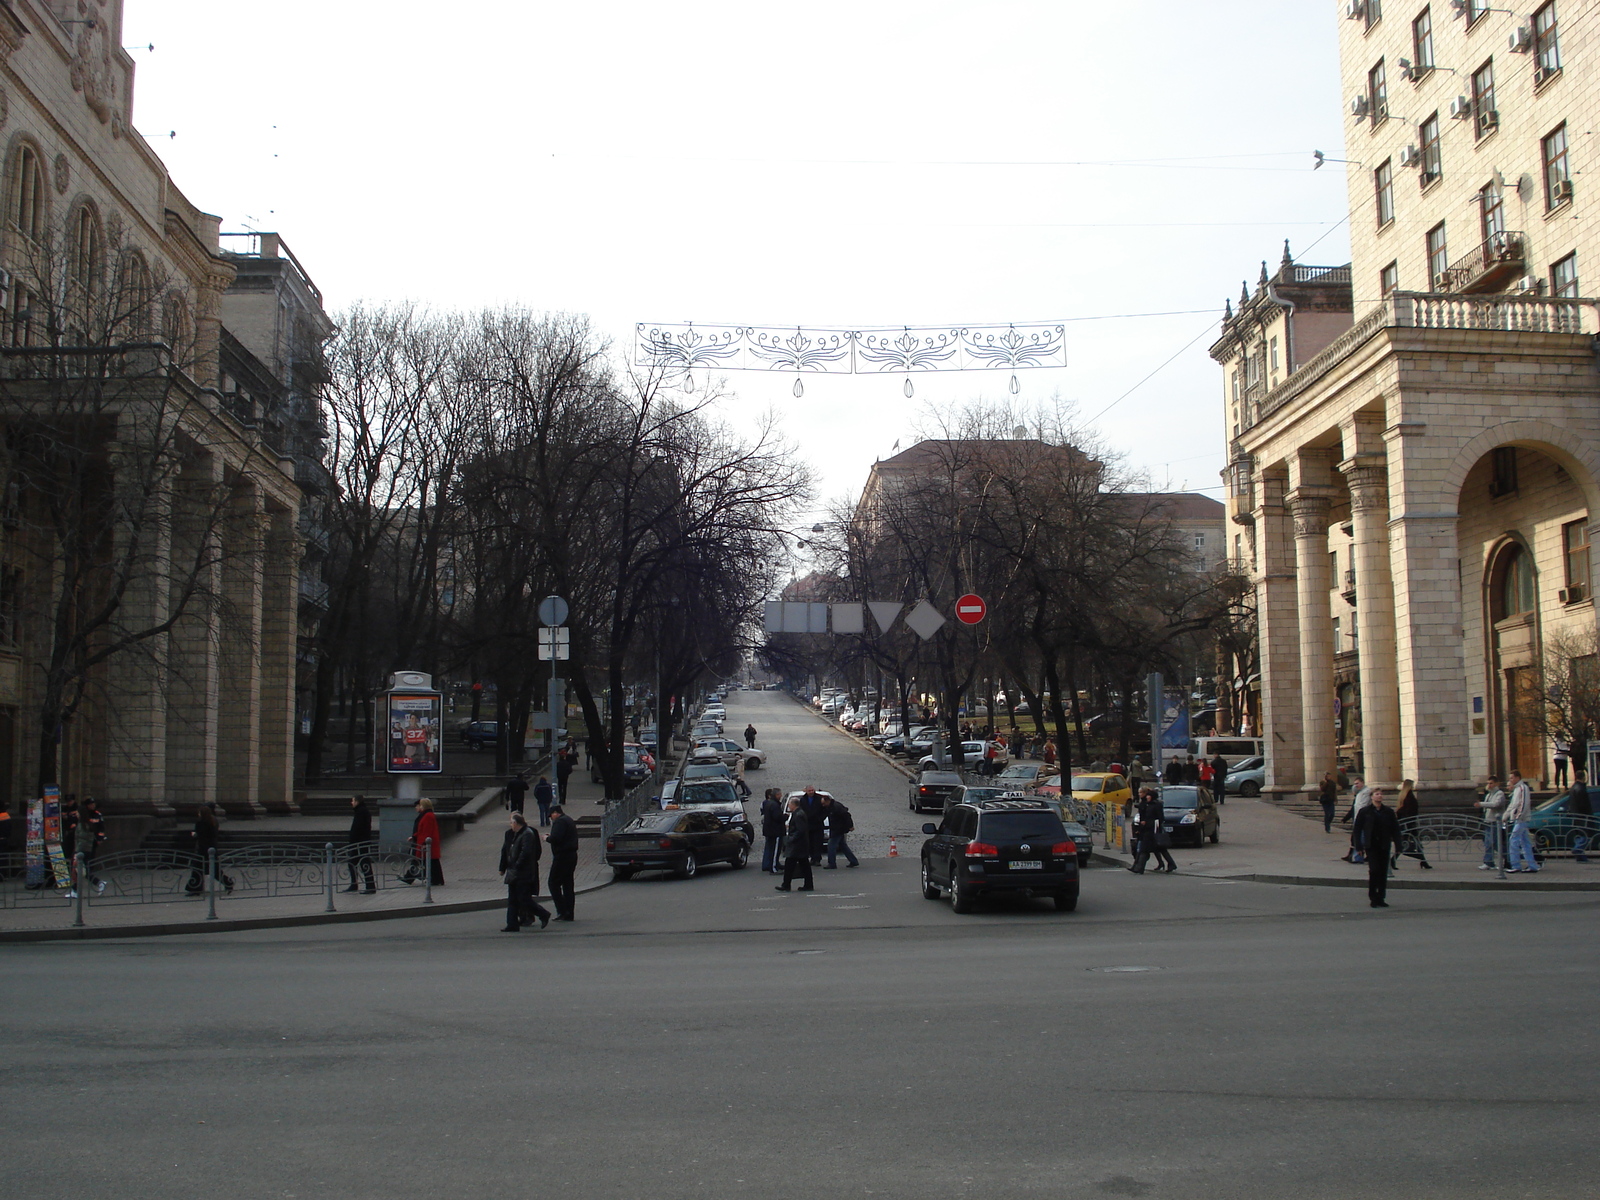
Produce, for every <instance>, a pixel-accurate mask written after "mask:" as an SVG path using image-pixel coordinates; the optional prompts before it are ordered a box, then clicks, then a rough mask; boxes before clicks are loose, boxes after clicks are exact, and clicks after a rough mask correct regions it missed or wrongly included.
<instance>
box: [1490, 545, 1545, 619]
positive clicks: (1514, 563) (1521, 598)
mask: <svg viewBox="0 0 1600 1200" xmlns="http://www.w3.org/2000/svg"><path fill="white" fill-rule="evenodd" d="M1499 576H1500V578H1499V584H1498V586H1497V587H1496V588H1495V594H1494V600H1495V614H1494V619H1495V620H1497V621H1503V620H1505V619H1506V618H1507V617H1516V616H1521V615H1522V614H1523V613H1531V612H1532V611H1533V610H1534V608H1535V607H1537V601H1536V598H1535V589H1534V582H1535V580H1534V570H1533V557H1532V556H1531V555H1530V554H1529V553H1528V551H1527V550H1526V549H1525V548H1523V547H1522V546H1517V545H1513V546H1510V547H1508V548H1507V549H1506V551H1505V552H1504V553H1503V554H1502V555H1501V558H1500V563H1499Z"/></svg>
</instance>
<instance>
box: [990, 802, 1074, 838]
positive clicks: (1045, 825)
mask: <svg viewBox="0 0 1600 1200" xmlns="http://www.w3.org/2000/svg"><path fill="white" fill-rule="evenodd" d="M1062 832H1063V831H1062V825H1061V818H1060V817H1058V816H1056V815H1055V813H1053V812H1045V811H1043V810H1041V811H1039V812H1007V813H984V814H983V818H982V821H981V822H980V824H979V826H978V840H979V841H980V842H997V843H1006V842H1025V841H1028V840H1029V839H1035V838H1036V839H1039V840H1049V841H1052V842H1055V841H1060V840H1061V837H1062Z"/></svg>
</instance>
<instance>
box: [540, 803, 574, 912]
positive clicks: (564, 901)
mask: <svg viewBox="0 0 1600 1200" xmlns="http://www.w3.org/2000/svg"><path fill="white" fill-rule="evenodd" d="M544 840H545V841H547V842H549V843H550V877H549V883H550V899H551V900H553V901H554V902H555V906H556V920H558V921H570V920H572V919H573V917H574V915H575V909H574V905H573V888H574V886H575V882H574V879H573V873H574V872H575V871H577V869H578V823H577V822H576V821H574V820H573V819H572V818H571V817H569V816H567V814H566V813H565V812H564V811H562V808H561V805H559V804H554V805H551V807H550V832H549V833H548V834H546V835H545V839H544Z"/></svg>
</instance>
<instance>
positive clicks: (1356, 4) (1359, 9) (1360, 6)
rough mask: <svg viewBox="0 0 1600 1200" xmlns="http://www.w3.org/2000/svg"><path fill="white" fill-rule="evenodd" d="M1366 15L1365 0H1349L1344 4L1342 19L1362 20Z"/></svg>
mask: <svg viewBox="0 0 1600 1200" xmlns="http://www.w3.org/2000/svg"><path fill="white" fill-rule="evenodd" d="M1366 17H1367V0H1350V3H1349V4H1346V5H1345V6H1344V19H1345V20H1346V21H1364V20H1366Z"/></svg>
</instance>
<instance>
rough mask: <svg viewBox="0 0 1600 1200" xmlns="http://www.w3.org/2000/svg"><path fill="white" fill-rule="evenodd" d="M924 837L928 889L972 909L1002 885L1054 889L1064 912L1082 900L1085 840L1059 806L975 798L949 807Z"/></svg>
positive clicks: (1017, 889) (1037, 891) (1028, 890)
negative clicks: (1070, 828)
mask: <svg viewBox="0 0 1600 1200" xmlns="http://www.w3.org/2000/svg"><path fill="white" fill-rule="evenodd" d="M922 832H923V833H927V834H932V835H933V836H931V837H930V838H929V839H928V840H927V841H926V842H924V843H923V844H922V894H923V895H924V896H925V897H927V898H928V899H929V900H937V899H938V898H939V893H940V892H941V891H948V892H949V893H950V907H951V908H952V909H954V910H955V911H956V912H958V913H964V912H971V911H972V904H973V901H974V900H975V899H976V898H977V897H979V896H982V895H986V894H993V893H999V892H1011V893H1020V894H1021V895H1024V896H1050V897H1052V898H1053V899H1054V900H1055V902H1056V909H1057V910H1058V911H1060V912H1071V911H1072V910H1073V909H1075V908H1077V907H1078V847H1077V845H1076V844H1075V843H1074V842H1073V840H1072V839H1071V838H1070V837H1068V836H1067V830H1066V827H1065V826H1064V825H1062V824H1061V818H1060V817H1059V816H1058V815H1057V814H1056V810H1055V808H1054V807H1053V806H1052V805H1050V804H1048V803H1046V802H1045V801H1043V800H974V801H963V802H962V803H959V804H953V805H951V806H950V807H949V808H947V809H945V813H944V820H943V821H942V822H941V823H940V824H939V825H933V824H931V823H930V824H927V825H924V826H923V827H922Z"/></svg>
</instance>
